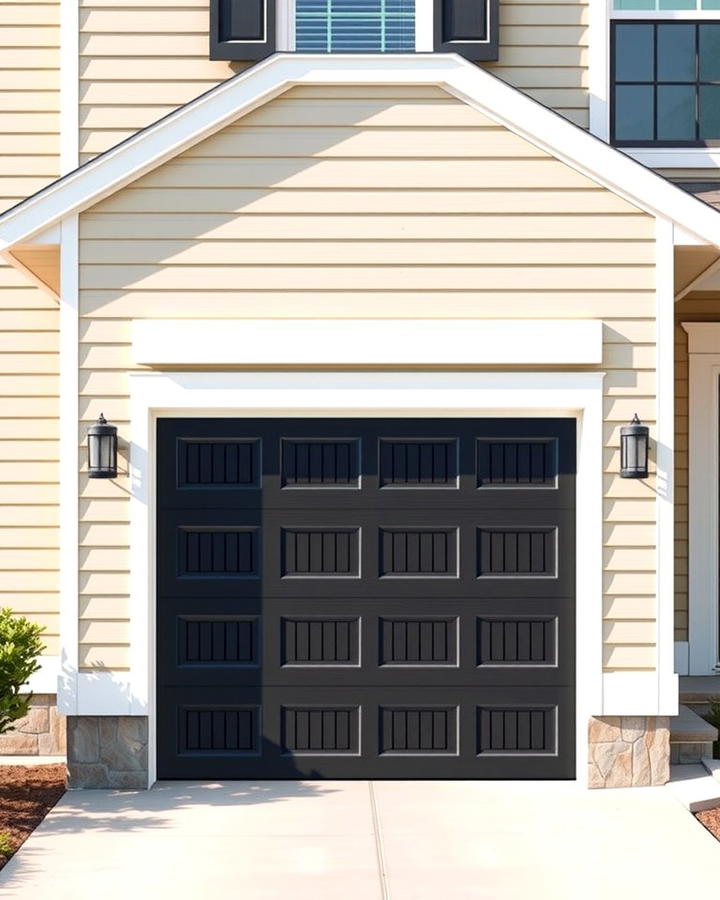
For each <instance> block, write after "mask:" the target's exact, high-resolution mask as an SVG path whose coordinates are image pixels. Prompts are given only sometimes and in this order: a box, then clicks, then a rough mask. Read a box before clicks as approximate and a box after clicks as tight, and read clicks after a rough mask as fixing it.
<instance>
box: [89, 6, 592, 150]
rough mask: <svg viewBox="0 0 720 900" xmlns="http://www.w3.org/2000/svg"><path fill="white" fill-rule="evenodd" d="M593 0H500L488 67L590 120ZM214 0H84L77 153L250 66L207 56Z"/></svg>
mask: <svg viewBox="0 0 720 900" xmlns="http://www.w3.org/2000/svg"><path fill="white" fill-rule="evenodd" d="M588 8H589V5H588V3H587V2H579V0H573V2H562V3H554V4H547V3H542V2H538V0H521V2H515V0H503V2H501V4H500V57H499V60H498V62H497V63H490V64H488V66H487V67H488V68H489V69H490V70H491V71H492V72H493V73H494V74H495V75H498V76H499V77H500V78H503V79H504V80H505V81H507V82H509V83H510V84H512V85H514V86H515V87H518V88H520V89H521V90H523V91H525V92H526V93H528V94H530V95H531V96H532V97H534V98H535V99H536V100H539V101H540V102H541V103H544V104H545V105H547V106H550V107H552V108H554V109H557V110H558V111H560V112H562V113H563V114H564V115H567V116H568V118H570V119H572V121H574V122H576V123H577V124H579V125H582V126H583V127H587V124H588V111H587V108H588V92H587V15H588ZM208 27H209V13H208V0H180V2H177V0H153V2H152V3H148V2H146V0H80V151H81V161H83V162H84V161H86V160H87V159H90V158H91V157H92V156H94V155H95V154H97V153H101V152H102V151H103V150H107V149H108V148H109V147H113V146H114V145H115V144H117V143H118V142H119V141H121V140H123V139H124V138H126V137H129V136H130V135H131V134H133V133H134V132H135V131H137V130H139V129H140V128H144V127H145V126H146V125H149V124H151V123H152V122H155V121H156V120H157V119H159V118H160V117H161V116H164V115H166V114H167V113H169V112H172V110H173V109H175V108H176V107H178V106H180V105H182V104H183V103H187V102H188V101H189V100H192V99H193V98H194V97H197V96H198V95H199V94H201V93H203V92H204V91H206V90H208V89H209V88H211V87H212V86H213V85H215V84H218V83H219V82H220V81H223V80H225V79H226V78H229V77H230V76H232V75H233V74H235V73H236V72H239V71H241V70H242V69H244V68H245V67H246V64H245V63H230V62H223V61H213V60H210V59H208V46H209V45H208Z"/></svg>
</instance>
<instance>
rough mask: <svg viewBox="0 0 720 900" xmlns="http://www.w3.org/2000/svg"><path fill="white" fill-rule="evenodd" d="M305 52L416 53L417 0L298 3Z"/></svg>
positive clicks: (299, 41)
mask: <svg viewBox="0 0 720 900" xmlns="http://www.w3.org/2000/svg"><path fill="white" fill-rule="evenodd" d="M295 49H296V50H297V51H300V52H302V53H413V52H414V51H415V0H295Z"/></svg>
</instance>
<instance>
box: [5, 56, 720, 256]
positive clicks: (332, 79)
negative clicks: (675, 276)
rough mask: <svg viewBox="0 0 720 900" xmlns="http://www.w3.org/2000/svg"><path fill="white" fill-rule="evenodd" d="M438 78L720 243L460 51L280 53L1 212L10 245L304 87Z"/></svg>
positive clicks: (672, 188)
mask: <svg viewBox="0 0 720 900" xmlns="http://www.w3.org/2000/svg"><path fill="white" fill-rule="evenodd" d="M318 84H333V85H359V84H383V85H434V86H437V87H441V88H443V89H444V90H446V91H447V92H448V93H450V94H452V95H453V96H455V97H457V98H458V99H460V100H462V101H464V102H465V103H467V104H468V105H470V106H472V107H473V108H475V109H477V110H478V111H480V112H482V113H483V114H485V115H486V116H488V117H490V118H492V119H494V120H495V121H497V122H498V123H499V124H501V125H504V126H505V127H507V128H508V129H510V130H511V131H513V132H514V133H515V134H518V135H519V136H521V137H523V138H525V139H526V140H528V141H530V142H531V143H533V144H534V145H535V146H537V147H539V148H541V149H543V150H545V151H546V152H547V153H549V154H551V155H552V156H554V157H556V158H557V159H559V160H561V161H563V162H565V163H567V164H568V165H569V166H571V167H572V168H574V169H575V170H577V171H579V172H581V173H583V174H584V175H586V176H587V177H589V178H591V179H592V180H594V181H596V182H597V183H598V185H600V186H602V187H606V188H608V189H609V190H611V191H613V192H614V193H616V194H618V195H619V196H622V197H623V198H625V199H626V200H627V201H628V202H630V203H632V204H633V205H635V206H637V207H638V208H640V209H642V210H644V211H645V212H648V213H650V214H651V215H653V216H656V217H661V218H664V219H668V220H670V221H672V222H675V223H677V224H678V225H680V226H681V227H682V228H683V229H685V230H686V231H688V232H690V234H692V235H695V236H696V237H697V238H698V239H700V240H703V241H707V242H708V243H711V244H714V245H716V246H720V214H719V213H718V211H717V210H715V209H713V208H712V207H710V206H708V205H706V204H705V203H702V202H701V201H699V200H697V199H695V198H694V197H692V196H691V195H689V194H687V193H686V192H685V191H683V190H682V189H681V188H679V187H677V186H676V185H674V184H672V183H670V182H668V181H666V180H665V179H664V178H662V177H660V176H659V175H656V174H655V173H654V172H652V171H651V170H650V169H647V168H645V167H644V166H643V165H641V164H640V163H637V162H635V161H634V160H633V159H631V158H630V157H629V156H626V155H625V154H624V153H622V152H620V151H619V150H616V149H615V148H613V147H610V146H608V145H607V144H605V143H604V142H603V141H601V140H599V139H597V138H595V137H593V136H592V135H590V134H589V133H588V132H586V131H584V130H583V129H581V128H579V127H577V126H576V125H573V124H572V123H571V122H569V121H568V120H567V119H565V118H563V117H562V116H561V115H559V114H557V113H554V112H552V111H551V110H549V109H547V108H546V107H544V106H542V105H541V104H539V103H537V102H535V101H534V100H532V99H530V98H529V97H527V96H525V95H524V94H522V93H521V92H520V91H518V90H517V89H516V88H513V87H510V86H509V85H507V84H505V83H504V82H503V81H501V80H500V79H498V78H496V77H495V76H493V75H491V74H490V73H489V72H487V71H485V70H483V69H480V68H478V67H477V66H475V65H473V64H472V63H470V62H468V61H467V60H465V59H463V58H461V57H459V56H456V55H454V54H424V53H417V54H412V55H383V56H378V55H368V56H365V55H352V56H327V55H320V56H315V55H302V54H276V55H275V56H272V57H270V58H268V59H267V60H264V61H263V62H261V63H259V64H257V65H255V66H253V67H252V68H250V69H248V70H246V71H245V72H242V73H241V74H239V75H236V76H235V77H233V78H231V79H228V80H227V81H224V82H223V83H222V84H220V85H218V86H217V87H215V88H213V89H212V90H210V91H208V92H207V93H206V94H203V95H202V96H200V97H198V98H197V99H195V100H193V101H191V102H190V103H188V104H186V105H185V106H182V107H180V108H179V109H177V110H176V111H174V112H173V113H171V114H169V115H168V116H166V117H165V118H163V119H161V120H159V121H158V122H156V123H155V124H153V125H151V126H149V127H148V128H145V129H144V130H143V131H141V132H139V133H138V134H136V135H134V136H133V137H131V138H129V139H128V140H126V141H124V142H122V143H121V144H118V145H117V146H116V147H114V148H113V149H112V150H109V151H107V152H106V153H103V154H102V155H101V156H99V157H96V158H95V159H94V160H92V161H91V162H89V163H87V164H86V165H84V166H81V167H80V168H79V169H76V170H75V171H73V172H71V173H69V174H68V175H66V176H64V177H63V178H60V179H59V180H58V181H55V182H53V183H52V184H50V185H48V187H46V188H44V189H43V190H41V191H39V192H38V193H37V194H34V195H33V196H32V197H29V198H28V199H27V200H25V201H23V202H22V203H20V204H18V205H17V206H15V207H13V208H12V209H10V210H8V211H7V212H6V213H4V215H2V216H0V252H2V251H4V250H6V249H8V248H9V247H12V246H14V245H15V244H18V243H20V242H24V241H28V240H29V239H30V238H32V237H33V236H34V235H36V234H37V233H38V232H40V231H42V230H44V229H47V228H49V227H51V226H53V225H55V224H56V223H58V222H60V221H62V220H63V219H64V218H66V217H67V216H69V215H73V214H77V213H80V212H82V211H83V210H85V209H87V208H88V207H90V206H93V205H94V204H96V203H98V202H99V201H100V200H103V199H104V198H105V197H108V196H110V195H111V194H113V193H115V192H116V191H118V190H120V189H121V188H123V187H125V186H126V185H127V184H130V183H131V182H133V181H135V180H136V179H138V178H140V177H141V176H142V175H144V174H146V173H147V172H149V171H151V170H152V169H154V168H156V167H157V166H160V165H162V164H163V163H164V162H166V161H167V160H169V159H172V158H173V157H174V156H177V155H178V154H180V153H182V152H183V151H184V150H186V149H187V148H189V147H191V146H193V144H196V143H197V142H198V141H201V140H203V139H205V138H206V137H208V136H210V135H212V134H214V133H215V132H217V131H219V130H221V129H222V128H224V127H225V126H227V125H228V124H230V123H231V122H233V121H235V120H236V119H238V118H240V117H242V116H243V115H245V114H247V113H249V112H251V111H252V110H254V109H256V108H257V107H259V106H261V105H263V104H264V103H267V102H268V101H270V100H272V99H273V98H275V97H277V96H279V95H280V94H282V93H284V92H285V91H287V90H289V89H290V88H293V87H296V86H298V85H318Z"/></svg>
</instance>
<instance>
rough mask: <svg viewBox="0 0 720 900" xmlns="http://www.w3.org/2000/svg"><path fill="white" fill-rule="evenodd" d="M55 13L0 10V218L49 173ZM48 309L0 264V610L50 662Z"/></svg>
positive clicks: (53, 478)
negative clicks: (26, 626)
mask: <svg viewBox="0 0 720 900" xmlns="http://www.w3.org/2000/svg"><path fill="white" fill-rule="evenodd" d="M59 8H60V7H59V3H58V2H27V0H14V2H10V3H8V2H2V3H0V211H2V210H5V209H8V208H9V207H10V206H14V205H15V204H16V203H17V202H19V201H20V200H23V199H24V198H25V197H27V196H28V195H29V194H32V193H34V192H35V191H36V190H38V189H39V188H41V187H43V186H44V185H46V184H48V183H49V182H50V181H52V180H53V179H54V178H57V176H58V175H59V174H60V173H59V135H58V131H59V87H60V85H59V50H58V46H59V29H58V23H59ZM57 483H58V304H57V300H56V299H55V298H53V297H52V296H50V295H49V294H48V293H46V292H44V291H41V290H40V289H39V288H37V287H35V286H34V285H33V284H32V283H31V282H30V281H28V279H27V278H26V277H25V276H24V275H23V274H22V273H21V272H19V271H17V270H16V269H14V268H12V267H11V266H9V265H8V264H7V263H5V262H4V261H0V607H2V606H9V607H10V608H12V609H13V610H14V611H15V612H17V613H19V614H22V615H25V616H28V618H30V619H32V620H33V621H36V622H39V623H40V624H42V625H44V626H45V627H46V631H45V634H44V637H43V640H44V642H45V644H46V647H47V649H46V651H45V652H46V653H47V654H49V655H56V654H57V653H58V633H59V605H58V532H59V524H60V523H59V521H58V484H57Z"/></svg>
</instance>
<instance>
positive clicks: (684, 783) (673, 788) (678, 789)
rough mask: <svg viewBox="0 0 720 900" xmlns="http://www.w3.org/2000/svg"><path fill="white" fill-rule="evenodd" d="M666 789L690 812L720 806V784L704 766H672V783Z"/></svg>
mask: <svg viewBox="0 0 720 900" xmlns="http://www.w3.org/2000/svg"><path fill="white" fill-rule="evenodd" d="M719 762H720V760H719ZM665 789H666V790H669V791H670V792H671V793H672V794H674V796H675V797H676V798H677V800H679V802H680V803H682V805H683V806H684V807H685V809H689V810H690V812H701V811H702V810H703V809H712V808H713V807H714V806H720V782H718V781H717V780H716V779H715V778H713V776H712V775H710V774H709V773H708V771H707V769H706V768H705V766H702V765H692V766H671V767H670V781H669V782H668V783H667V784H666V785H665Z"/></svg>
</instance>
